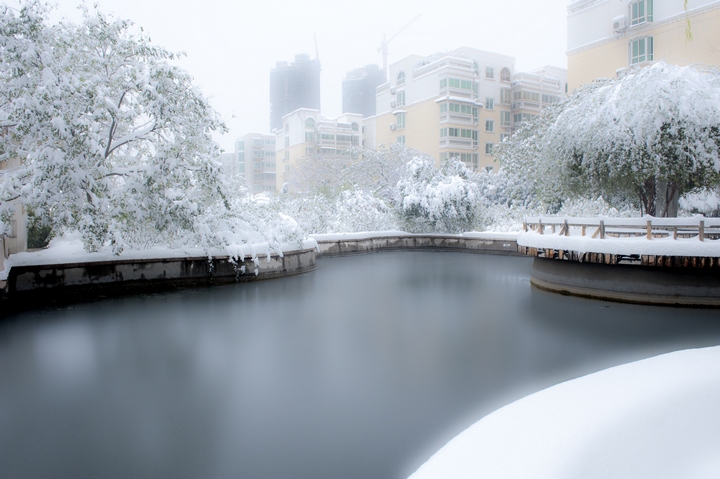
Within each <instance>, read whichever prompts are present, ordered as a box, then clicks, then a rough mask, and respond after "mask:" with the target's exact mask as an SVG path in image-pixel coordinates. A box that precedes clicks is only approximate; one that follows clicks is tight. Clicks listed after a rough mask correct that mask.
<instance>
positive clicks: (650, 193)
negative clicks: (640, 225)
mask: <svg viewBox="0 0 720 479" xmlns="http://www.w3.org/2000/svg"><path fill="white" fill-rule="evenodd" d="M655 186H656V185H655V177H654V176H652V177H650V178H648V179H646V180H645V181H644V182H643V184H642V185H640V186H639V187H638V195H639V197H640V205H641V206H640V208H641V211H640V213H641V214H642V213H643V211H642V210H645V213H644V214H646V215H650V216H655V211H656V209H655Z"/></svg>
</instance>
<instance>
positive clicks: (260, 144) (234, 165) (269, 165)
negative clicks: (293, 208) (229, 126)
mask: <svg viewBox="0 0 720 479" xmlns="http://www.w3.org/2000/svg"><path fill="white" fill-rule="evenodd" d="M276 168H277V164H276V159H275V135H268V134H262V133H248V134H246V135H244V136H242V137H240V138H238V139H237V140H236V141H235V158H234V161H226V162H223V170H224V172H225V173H226V174H228V175H234V176H242V177H243V178H245V185H246V186H247V188H248V191H250V192H251V193H253V194H257V193H263V192H274V191H275V183H276V182H275V171H276Z"/></svg>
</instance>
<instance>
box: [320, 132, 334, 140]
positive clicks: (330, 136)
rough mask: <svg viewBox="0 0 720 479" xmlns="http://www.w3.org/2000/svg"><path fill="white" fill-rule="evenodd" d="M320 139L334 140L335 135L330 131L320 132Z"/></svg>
mask: <svg viewBox="0 0 720 479" xmlns="http://www.w3.org/2000/svg"><path fill="white" fill-rule="evenodd" d="M320 139H322V140H329V141H335V135H334V134H332V133H321V134H320Z"/></svg>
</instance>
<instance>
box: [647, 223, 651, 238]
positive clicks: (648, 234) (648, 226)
mask: <svg viewBox="0 0 720 479" xmlns="http://www.w3.org/2000/svg"><path fill="white" fill-rule="evenodd" d="M647 239H652V221H650V220H648V221H647Z"/></svg>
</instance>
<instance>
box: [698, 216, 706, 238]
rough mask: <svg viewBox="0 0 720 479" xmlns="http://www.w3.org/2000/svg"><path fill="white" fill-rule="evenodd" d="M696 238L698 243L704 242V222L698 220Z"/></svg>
mask: <svg viewBox="0 0 720 479" xmlns="http://www.w3.org/2000/svg"><path fill="white" fill-rule="evenodd" d="M698 238H700V241H705V221H703V220H700V226H698Z"/></svg>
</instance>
